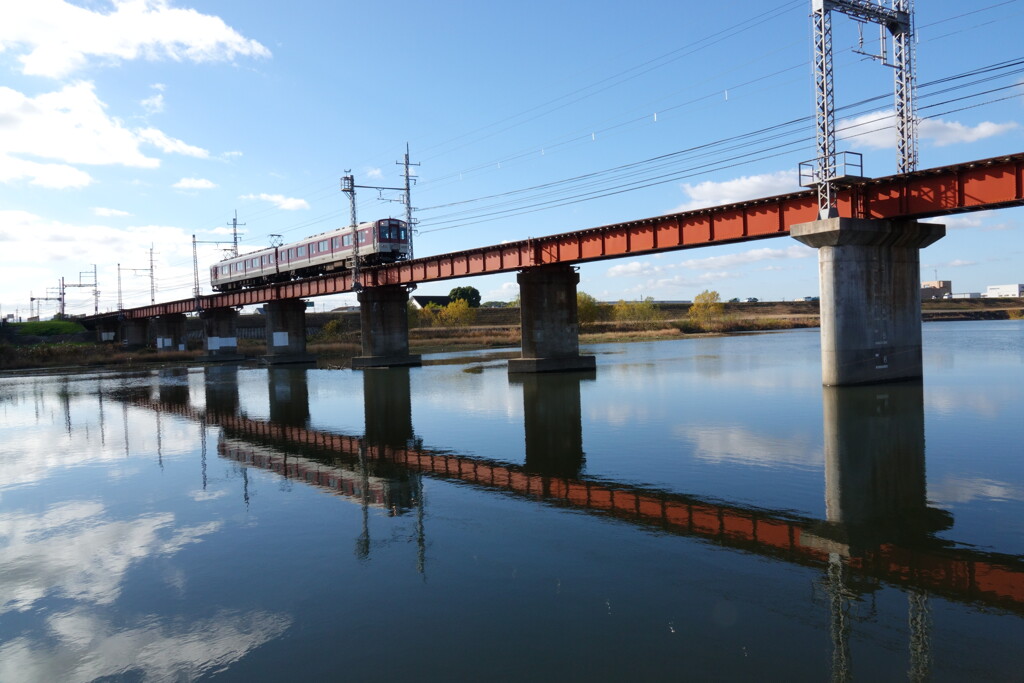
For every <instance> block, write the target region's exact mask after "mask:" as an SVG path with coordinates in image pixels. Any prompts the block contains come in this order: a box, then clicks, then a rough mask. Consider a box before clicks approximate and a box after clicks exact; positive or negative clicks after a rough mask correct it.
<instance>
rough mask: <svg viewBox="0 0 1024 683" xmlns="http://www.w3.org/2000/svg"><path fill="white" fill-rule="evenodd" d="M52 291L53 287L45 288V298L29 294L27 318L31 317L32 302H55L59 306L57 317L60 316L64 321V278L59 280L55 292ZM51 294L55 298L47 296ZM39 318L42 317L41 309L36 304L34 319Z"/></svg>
mask: <svg viewBox="0 0 1024 683" xmlns="http://www.w3.org/2000/svg"><path fill="white" fill-rule="evenodd" d="M53 290H54V288H53V287H47V288H46V293H47V296H32V293H31V292H29V297H28V301H29V312H28V313H29V317H31V316H32V302H34V301H56V302H58V303H59V305H60V308H59V309H58V310H59V312H58V314H57V315H58V316H60V319H61V320H63V319H64V278H61V279H60V287H58V288H57V291H56V292H54V291H53ZM51 294H56V296H49V295H51ZM41 317H42V309H41V308H40V305H39V304H36V318H41Z"/></svg>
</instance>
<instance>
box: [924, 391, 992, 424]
mask: <svg viewBox="0 0 1024 683" xmlns="http://www.w3.org/2000/svg"><path fill="white" fill-rule="evenodd" d="M924 404H925V408H926V409H928V410H929V411H935V412H936V413H938V414H939V415H963V414H964V413H967V414H972V415H981V416H982V417H986V418H992V419H994V418H997V417H998V416H999V415H1000V414H1001V413H1002V411H1003V410H1004V409H1005V407H1006V406H1005V404H1003V403H1002V399H1001V397H999V396H993V395H992V394H991V393H990V392H973V391H958V390H957V389H955V388H953V387H937V388H935V389H932V390H931V391H927V392H925V397H924Z"/></svg>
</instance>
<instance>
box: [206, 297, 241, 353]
mask: <svg viewBox="0 0 1024 683" xmlns="http://www.w3.org/2000/svg"><path fill="white" fill-rule="evenodd" d="M199 319H200V320H202V321H203V339H204V341H203V345H204V347H205V349H206V355H205V356H203V358H202V360H209V361H212V360H224V361H230V360H241V358H242V356H241V355H240V354H239V353H238V311H237V310H235V309H234V308H210V309H208V310H205V311H203V312H202V313H200V314H199Z"/></svg>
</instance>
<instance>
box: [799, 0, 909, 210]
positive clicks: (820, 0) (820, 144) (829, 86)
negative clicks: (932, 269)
mask: <svg viewBox="0 0 1024 683" xmlns="http://www.w3.org/2000/svg"><path fill="white" fill-rule="evenodd" d="M890 2H891V3H892V5H891V7H885V6H884V5H882V4H881V1H880V0H879V2H878V3H875V2H871V1H870V0H811V20H812V22H813V24H814V92H815V109H816V114H815V116H816V128H817V130H816V138H817V152H818V157H817V159H815V160H813V161H810V162H803V163H801V164H800V179H801V184H804V185H816V186H817V188H818V214H819V216H818V217H819V218H829V217H832V216H835V215H837V210H836V198H835V192H836V182H837V180H839V179H840V178H842V176H844V175H846V173H845V161H844V172H843V173H839V171H838V162H837V155H836V122H835V90H834V87H833V78H832V18H831V12H832V10H836V11H837V12H842V13H843V14H845V15H847V16H849V17H851V18H852V19H853V20H854V21H858V22H861V23H866V22H873V23H876V24H878V25H879V26H880V27H881V29H880V30H881V36H882V39H881V41H880V46H879V48H880V49H879V53H878V54H868V53H863V52H862V54H868V56H869V57H871V58H872V59H877V60H878V61H880V62H882V64H884V65H885V66H889V67H892V68H893V69H894V70H895V98H896V103H895V104H896V132H897V154H898V160H897V161H898V164H897V170H898V172H899V173H909V172H911V171H915V170H917V115H916V113H915V106H916V105H915V93H914V91H915V78H916V77H915V74H914V0H890ZM886 31H888V32H889V33H890V34H892V37H893V59H892V61H890V60H889V51H888V45H887V42H886V40H885V32H886ZM805 169H806V170H805ZM861 172H863V171H861Z"/></svg>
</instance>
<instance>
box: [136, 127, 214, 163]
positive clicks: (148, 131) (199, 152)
mask: <svg viewBox="0 0 1024 683" xmlns="http://www.w3.org/2000/svg"><path fill="white" fill-rule="evenodd" d="M138 136H139V139H140V140H142V141H143V142H148V143H149V144H151V145H154V146H156V147H159V148H160V149H162V150H163V151H165V152H167V153H168V154H183V155H185V156H189V157H196V158H197V159H208V158H209V157H210V153H209V152H208V151H207V150H205V149H203V148H202V147H195V146H193V145H189V144H186V143H184V142H182V141H181V140H177V139H175V138H172V137H169V136H167V135H166V134H165V133H164V132H163V131H159V130H157V129H156V128H143V129H142V130H140V131H139V132H138Z"/></svg>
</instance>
